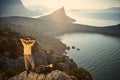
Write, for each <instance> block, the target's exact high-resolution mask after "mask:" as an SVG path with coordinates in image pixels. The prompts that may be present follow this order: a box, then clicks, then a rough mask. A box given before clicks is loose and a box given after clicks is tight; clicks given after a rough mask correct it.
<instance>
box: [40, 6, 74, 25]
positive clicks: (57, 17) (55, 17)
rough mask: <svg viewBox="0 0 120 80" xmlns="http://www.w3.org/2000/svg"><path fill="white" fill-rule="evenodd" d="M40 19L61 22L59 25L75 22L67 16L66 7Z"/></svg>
mask: <svg viewBox="0 0 120 80" xmlns="http://www.w3.org/2000/svg"><path fill="white" fill-rule="evenodd" d="M40 19H44V20H49V21H53V22H59V23H65V22H69V23H72V22H75V19H72V18H70V17H68V16H67V15H66V13H65V10H64V7H62V8H60V9H58V10H56V11H55V12H53V13H52V14H49V15H46V16H43V17H40Z"/></svg>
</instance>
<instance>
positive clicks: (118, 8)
mask: <svg viewBox="0 0 120 80" xmlns="http://www.w3.org/2000/svg"><path fill="white" fill-rule="evenodd" d="M105 10H114V11H120V7H111V8H108V9H105Z"/></svg>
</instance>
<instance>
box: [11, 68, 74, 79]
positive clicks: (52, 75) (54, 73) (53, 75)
mask: <svg viewBox="0 0 120 80" xmlns="http://www.w3.org/2000/svg"><path fill="white" fill-rule="evenodd" d="M9 80H72V79H71V77H70V76H69V75H68V74H66V73H64V72H61V71H59V70H54V71H52V72H50V73H49V74H47V75H45V74H37V73H32V72H31V73H29V74H28V75H27V73H26V71H24V72H22V73H20V74H18V75H16V76H14V77H12V78H10V79H9Z"/></svg>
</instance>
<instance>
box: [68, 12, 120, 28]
mask: <svg viewBox="0 0 120 80" xmlns="http://www.w3.org/2000/svg"><path fill="white" fill-rule="evenodd" d="M66 14H67V15H68V16H70V17H71V18H74V19H75V20H76V22H75V23H78V24H85V25H92V26H98V27H102V26H110V25H117V24H120V11H111V12H109V11H107V12H105V11H66Z"/></svg>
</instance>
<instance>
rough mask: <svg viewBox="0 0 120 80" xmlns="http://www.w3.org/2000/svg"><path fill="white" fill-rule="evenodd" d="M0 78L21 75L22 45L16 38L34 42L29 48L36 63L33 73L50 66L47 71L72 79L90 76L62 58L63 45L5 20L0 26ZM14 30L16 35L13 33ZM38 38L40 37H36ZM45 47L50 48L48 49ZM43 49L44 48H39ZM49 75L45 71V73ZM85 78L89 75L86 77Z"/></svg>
mask: <svg viewBox="0 0 120 80" xmlns="http://www.w3.org/2000/svg"><path fill="white" fill-rule="evenodd" d="M0 26H1V27H0V44H1V45H0V79H1V80H6V79H9V78H10V77H12V76H15V75H16V74H19V73H21V72H23V71H24V70H25V69H24V59H23V46H22V44H21V43H20V40H19V39H20V38H21V37H22V38H24V37H25V36H28V35H29V37H31V38H32V39H36V40H37V43H36V44H35V45H34V47H33V58H34V60H35V63H36V72H39V70H40V66H41V65H44V66H46V65H49V64H53V66H54V67H53V68H52V70H51V71H54V70H60V71H64V72H65V73H67V74H68V75H69V76H75V77H76V78H78V80H80V79H85V80H92V78H91V75H90V74H89V72H87V71H86V70H85V69H83V68H78V67H77V65H76V63H75V62H74V61H73V60H72V59H70V58H69V57H67V56H65V55H63V53H64V52H65V50H66V46H65V45H64V44H63V43H62V42H60V40H58V39H55V38H54V37H51V36H49V35H45V34H43V33H41V34H37V32H34V29H32V32H31V31H30V30H31V29H29V28H28V30H27V31H29V32H28V33H27V34H26V33H24V32H25V31H26V28H25V27H24V26H21V25H15V24H12V23H9V22H6V21H2V20H1V23H0ZM17 31H18V32H17ZM39 36H40V38H38V37H39ZM48 44H49V45H50V46H48ZM43 46H44V48H43ZM51 46H52V47H51ZM46 72H49V71H46ZM86 76H89V78H87V77H86Z"/></svg>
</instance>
